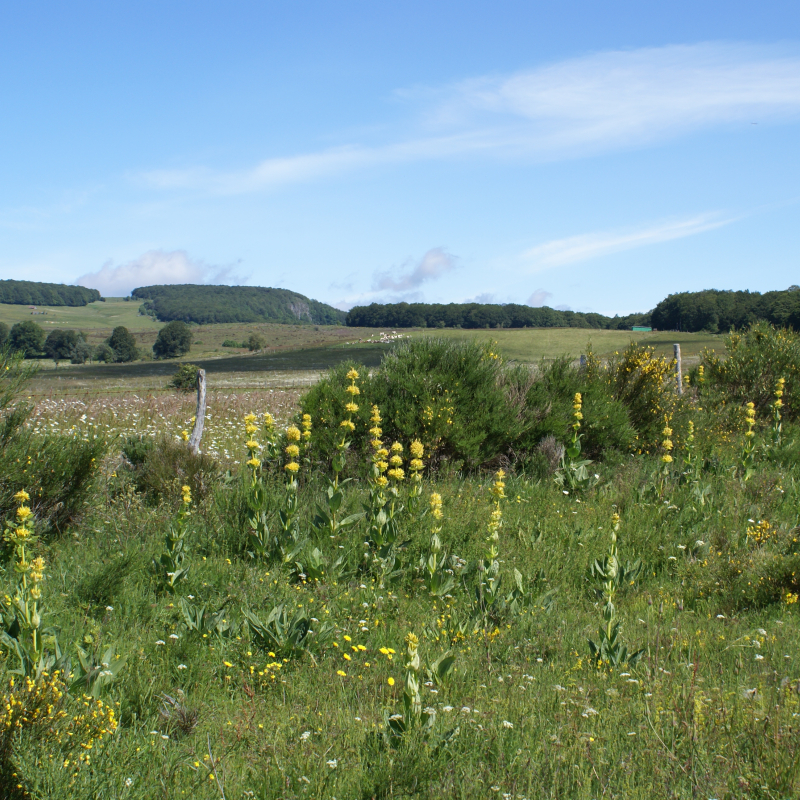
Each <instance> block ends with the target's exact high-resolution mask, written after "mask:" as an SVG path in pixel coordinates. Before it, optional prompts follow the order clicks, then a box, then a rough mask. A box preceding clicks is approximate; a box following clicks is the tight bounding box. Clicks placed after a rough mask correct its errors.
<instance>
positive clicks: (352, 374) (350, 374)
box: [347, 367, 358, 381]
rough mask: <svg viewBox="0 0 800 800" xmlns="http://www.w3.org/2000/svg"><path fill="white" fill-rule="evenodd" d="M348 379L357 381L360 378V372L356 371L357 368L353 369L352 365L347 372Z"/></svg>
mask: <svg viewBox="0 0 800 800" xmlns="http://www.w3.org/2000/svg"><path fill="white" fill-rule="evenodd" d="M347 380H349V381H357V380H358V372H356V370H355V369H353V368H352V367H351V368H350V370H349V371H348V373H347Z"/></svg>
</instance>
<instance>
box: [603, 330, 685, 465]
mask: <svg viewBox="0 0 800 800" xmlns="http://www.w3.org/2000/svg"><path fill="white" fill-rule="evenodd" d="M673 370H674V362H673V361H672V360H671V359H668V358H665V357H664V356H657V355H656V354H655V350H654V348H652V347H643V346H641V345H638V344H636V342H631V344H630V345H628V347H627V348H626V349H625V351H624V352H623V353H621V354H617V353H615V354H614V356H613V357H612V358H610V359H609V361H608V365H607V366H606V367H605V368H602V367H601V366H600V365H599V363H598V361H597V359H595V358H594V357H591V356H590V358H589V361H588V363H587V373H588V374H589V375H590V376H593V375H598V376H601V375H603V374H605V376H606V379H607V381H608V382H609V385H610V386H611V390H612V393H613V396H614V398H615V399H617V400H619V401H620V402H621V403H622V404H623V405H624V406H625V408H626V409H627V411H628V417H629V419H630V421H631V424H632V425H633V427H634V428H635V429H636V435H637V437H638V445H639V447H640V448H641V449H642V450H643V451H645V452H649V451H650V450H652V449H653V448H654V447H656V446H658V444H659V443H660V441H661V438H662V434H661V432H662V430H663V429H664V424H665V423H664V417H665V415H666V416H669V417H670V418H672V417H673V415H674V414H675V413H676V412H677V411H679V410H680V409H679V402H678V395H677V393H676V392H675V388H674V375H673Z"/></svg>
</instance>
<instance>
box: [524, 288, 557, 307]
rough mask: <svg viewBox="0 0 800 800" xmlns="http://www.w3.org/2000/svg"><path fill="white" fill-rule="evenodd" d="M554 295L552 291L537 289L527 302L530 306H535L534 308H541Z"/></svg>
mask: <svg viewBox="0 0 800 800" xmlns="http://www.w3.org/2000/svg"><path fill="white" fill-rule="evenodd" d="M552 296H553V293H552V292H548V291H547V290H546V289H537V290H536V291H535V292H534V293H533V294H532V295H531V296H530V297H529V298H528V299H527V300H526V301H525V303H526V304H527V305H529V306H533V307H534V308H539V306H543V305H546V304H547V301H548V300H549V299H550V298H551V297H552Z"/></svg>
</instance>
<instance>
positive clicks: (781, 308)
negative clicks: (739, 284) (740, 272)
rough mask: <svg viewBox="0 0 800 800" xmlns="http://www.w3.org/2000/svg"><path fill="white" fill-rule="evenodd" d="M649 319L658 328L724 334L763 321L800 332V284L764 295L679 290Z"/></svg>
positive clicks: (662, 303)
mask: <svg viewBox="0 0 800 800" xmlns="http://www.w3.org/2000/svg"><path fill="white" fill-rule="evenodd" d="M650 319H651V321H652V325H653V327H654V328H658V329H659V330H677V331H687V332H699V331H704V332H706V333H721V332H722V333H724V332H727V331H730V330H732V329H733V330H743V329H744V328H748V327H750V325H751V324H753V323H754V322H759V321H761V320H764V321H766V322H769V323H771V324H772V325H777V326H779V327H785V328H793V329H794V330H796V331H800V286H790V287H789V288H788V289H786V290H783V291H775V292H765V293H764V294H761V293H760V292H747V291H744V292H724V291H718V290H716V289H708V290H706V291H703V292H679V293H678V294H671V295H669V297H667V298H665V299H664V300H662V301H661V302H660V303H659V304H658V305H657V306H656V307H655V308H654V309H653V310H652V311H651V312H650Z"/></svg>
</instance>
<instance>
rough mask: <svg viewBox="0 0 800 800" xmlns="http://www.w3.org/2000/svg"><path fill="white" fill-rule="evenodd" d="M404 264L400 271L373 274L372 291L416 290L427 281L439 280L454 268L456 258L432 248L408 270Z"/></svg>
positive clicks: (441, 249) (438, 248) (408, 265)
mask: <svg viewBox="0 0 800 800" xmlns="http://www.w3.org/2000/svg"><path fill="white" fill-rule="evenodd" d="M410 266H411V265H410V264H409V263H408V262H406V263H405V264H403V265H402V267H400V269H395V270H388V271H386V272H377V273H375V279H374V282H373V286H372V288H373V290H375V291H376V292H385V291H391V292H408V291H412V290H413V289H418V288H419V287H420V286H422V284H423V283H426V282H427V281H431V280H436V279H437V278H441V277H442V275H445V274H446V273H448V272H451V271H452V270H454V269H455V268H456V258H455V256H453V255H451V254H450V253H448V252H446V251H445V249H444V248H443V247H434V248H432V249H431V250H428V252H427V253H425V255H424V256H423V257H422V258H421V259H420V260H419V261H418V262H417V263H416V265H415V266H414V267H413V268H412V269H409V267H410Z"/></svg>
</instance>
